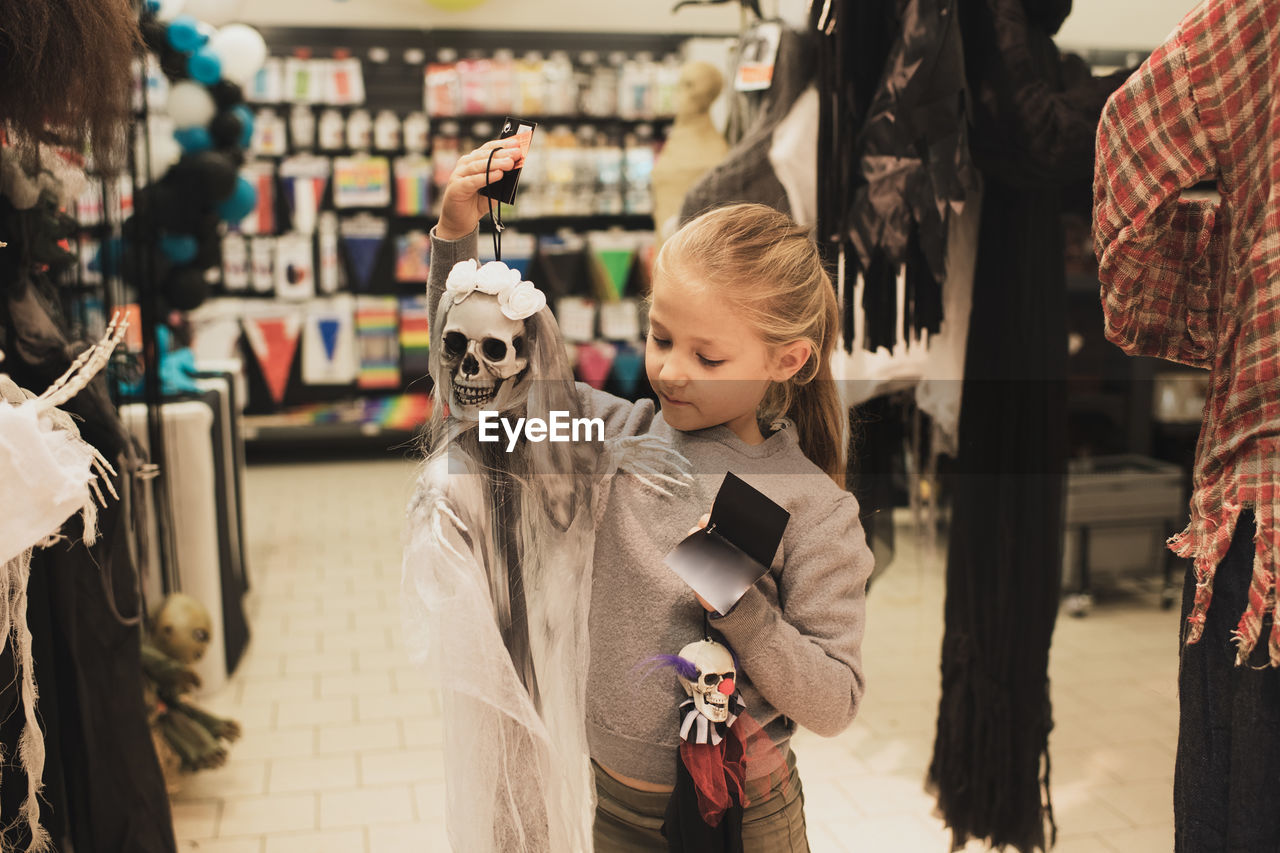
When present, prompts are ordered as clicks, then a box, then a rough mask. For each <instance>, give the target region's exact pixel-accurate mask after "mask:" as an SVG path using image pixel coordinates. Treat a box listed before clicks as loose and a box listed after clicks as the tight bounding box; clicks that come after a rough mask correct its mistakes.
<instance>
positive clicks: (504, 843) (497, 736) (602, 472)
mask: <svg viewBox="0 0 1280 853" xmlns="http://www.w3.org/2000/svg"><path fill="white" fill-rule="evenodd" d="M435 285H436V287H437V288H438V287H439V282H438V280H436V281H435ZM430 297H431V299H430V302H431V303H432V317H433V321H434V323H433V330H439V331H433V335H432V337H433V338H434V340H435V342H436V344H435V345H434V346H433V347H432V348H431V356H430V370H431V376H432V378H433V380H434V382H435V391H434V395H435V406H434V410H433V413H432V422H431V425H430V438H429V441H430V444H429V451H428V456H427V459H426V461H425V463H424V465H423V467H422V469H421V472H420V474H419V477H418V482H417V487H416V490H415V494H414V497H413V499H412V502H411V504H410V507H409V532H408V546H407V548H406V550H405V562H404V585H405V589H404V601H405V605H406V621H405V624H406V639H407V641H408V642H409V644H410V647H411V650H412V651H414V652H415V653H416V654H417V656H418V657H427V656H429V657H431V658H432V659H433V661H434V663H435V665H436V671H437V672H438V673H439V675H440V678H441V688H442V697H443V701H444V708H443V712H444V713H443V716H444V722H445V740H444V742H445V749H446V756H445V763H446V776H447V802H448V815H449V822H448V831H449V836H450V840H451V842H452V845H453V849H455V850H467V851H502V853H509V851H515V853H534V851H539V853H541V851H582V850H590V849H591V825H592V818H593V814H594V808H593V799H592V798H593V791H594V788H593V785H592V777H591V769H590V763H589V759H588V752H587V744H586V730H585V692H584V691H585V683H586V676H587V633H586V632H587V611H588V607H589V605H590V584H591V563H592V553H593V545H594V525H595V513H596V512H597V511H598V510H599V509H600V508H601V507H602V506H603V500H602V497H603V495H602V493H603V492H604V491H605V486H606V485H607V483H608V479H609V477H610V476H612V475H613V474H614V473H616V472H619V471H625V472H628V473H631V474H634V475H636V476H639V477H641V478H643V479H645V480H646V482H647V483H648V484H649V485H650V486H652V487H653V488H656V489H659V490H665V488H666V487H667V486H672V487H674V486H677V485H679V484H680V483H681V482H683V479H682V478H684V477H685V475H686V472H684V470H683V468H682V467H681V466H682V463H681V461H680V458H679V457H678V456H676V455H675V453H674V451H672V450H671V449H670V445H668V444H666V443H665V442H660V441H658V440H656V439H653V438H650V437H640V438H636V437H628V438H619V439H613V440H609V441H594V442H581V441H580V442H553V441H541V442H532V441H522V442H518V443H516V444H515V445H514V446H513V447H511V448H510V450H509V452H508V442H507V441H506V440H505V437H504V440H503V441H501V442H488V441H481V440H480V437H479V430H478V429H477V423H478V420H479V417H480V413H481V411H492V412H495V413H497V414H498V415H500V416H501V417H502V418H504V419H506V420H508V421H511V420H515V419H517V418H520V417H524V418H527V419H530V420H532V419H534V418H541V419H543V420H544V421H547V422H549V419H550V417H551V413H552V412H563V413H566V414H567V415H569V416H576V415H578V414H579V412H580V411H581V408H582V407H581V403H580V402H579V396H578V392H577V389H576V388H575V386H574V382H573V373H572V370H571V368H570V365H569V363H568V358H567V356H566V353H565V347H564V343H563V340H562V338H561V336H560V331H559V328H558V326H557V325H556V321H555V318H554V317H553V316H552V314H551V311H550V309H549V308H547V307H546V297H545V296H544V295H543V293H542V292H541V291H540V290H538V289H537V288H536V287H534V285H533V284H532V283H530V282H528V281H522V280H521V276H520V273H519V272H518V271H517V270H512V269H509V268H508V267H507V266H506V265H505V264H502V263H501V262H497V261H495V262H491V263H487V264H484V265H483V266H480V265H478V264H477V263H476V262H475V261H474V260H467V261H463V262H462V263H459V264H457V265H456V266H455V267H454V268H453V269H452V271H451V272H450V273H449V275H448V279H447V281H446V282H445V284H444V287H443V288H442V291H441V292H432V293H430ZM437 304H438V307H437ZM446 410H447V414H446Z"/></svg>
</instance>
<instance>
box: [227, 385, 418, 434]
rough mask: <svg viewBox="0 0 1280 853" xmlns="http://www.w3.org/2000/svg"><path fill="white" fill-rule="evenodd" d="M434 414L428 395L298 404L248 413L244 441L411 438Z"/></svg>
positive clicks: (398, 395)
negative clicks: (277, 409)
mask: <svg viewBox="0 0 1280 853" xmlns="http://www.w3.org/2000/svg"><path fill="white" fill-rule="evenodd" d="M430 415H431V398H430V397H428V396H427V395H426V394H397V395H391V396H387V397H362V398H351V399H346V400H338V401H335V402H325V403H313V404H309V405H305V406H297V407H294V408H292V409H288V410H286V411H283V412H280V413H277V414H272V415H246V416H245V418H244V437H245V441H248V442H255V443H260V444H268V443H273V442H282V441H297V440H300V439H306V440H314V441H343V440H346V439H353V438H380V437H388V438H402V439H408V438H411V437H412V436H413V435H414V434H415V433H417V431H418V430H419V429H421V427H422V425H423V424H424V423H426V421H427V419H428V418H429V417H430Z"/></svg>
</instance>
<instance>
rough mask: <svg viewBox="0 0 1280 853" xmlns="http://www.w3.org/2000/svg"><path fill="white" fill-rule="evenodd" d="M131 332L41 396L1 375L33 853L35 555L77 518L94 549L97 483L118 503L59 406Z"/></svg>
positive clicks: (5, 518)
mask: <svg viewBox="0 0 1280 853" xmlns="http://www.w3.org/2000/svg"><path fill="white" fill-rule="evenodd" d="M124 330H125V324H123V323H120V322H119V321H118V320H113V321H112V323H111V325H110V326H109V327H108V329H107V334H106V336H105V337H104V338H103V339H102V340H101V341H99V342H98V343H97V344H95V345H94V346H93V347H91V348H90V349H88V350H86V351H85V352H84V354H82V355H81V356H80V357H79V358H78V359H76V360H75V362H74V363H72V365H71V367H70V369H68V370H67V372H66V373H64V374H63V375H62V376H61V377H60V378H59V379H58V380H57V381H56V382H54V383H53V384H52V385H50V386H49V388H48V389H47V390H46V391H45V392H44V393H43V394H41V395H40V396H38V397H37V396H35V395H34V394H31V393H30V392H27V391H24V390H23V389H22V388H19V387H18V386H17V385H16V384H15V383H14V382H13V381H11V380H10V379H9V377H8V376H7V375H5V374H4V373H0V483H3V488H0V562H3V564H4V568H3V571H0V650H3V648H4V645H5V643H7V642H8V641H9V638H10V637H12V638H13V644H14V650H13V655H14V658H15V660H16V661H17V665H18V677H19V679H20V686H19V691H20V693H21V696H22V707H23V711H24V713H25V720H24V726H23V730H22V734H21V736H20V737H19V739H18V760H19V762H20V764H21V766H22V771H23V773H24V774H25V775H26V777H27V798H26V800H25V801H24V802H23V804H22V806H21V807H20V815H21V819H22V820H25V821H26V823H27V828H28V832H29V833H30V835H31V840H30V842H29V844H28V846H27V848H26V851H27V853H43V851H46V850H49V849H50V848H51V845H52V841H51V839H50V837H49V833H48V831H47V830H45V828H44V827H42V826H41V825H40V801H39V795H40V790H41V788H42V787H43V783H42V778H43V776H44V759H45V747H44V740H43V738H42V737H41V730H40V722H39V719H38V717H37V714H36V701H37V698H38V692H37V690H36V682H35V668H34V666H33V662H32V657H31V630H30V629H29V628H28V626H27V583H28V581H29V579H30V576H31V552H32V549H33V548H35V547H39V546H41V545H44V544H47V543H48V542H50V541H51V540H52V539H53V538H54V537H55V536H56V535H57V533H58V530H59V529H60V528H61V527H62V524H63V522H65V521H66V520H67V519H68V518H70V517H71V516H72V515H74V514H75V513H76V512H80V513H82V514H83V516H84V540H85V542H87V543H89V544H92V543H93V541H94V540H95V538H96V535H97V505H96V504H95V503H94V500H95V498H96V499H97V501H98V502H99V503H102V504H103V505H104V506H105V505H106V499H105V497H104V496H103V494H102V491H101V489H100V488H99V487H98V484H97V477H98V476H99V475H102V478H103V479H102V482H103V484H104V485H105V486H106V488H107V490H108V491H109V492H110V493H111V495H112V496H113V497H118V495H116V492H115V488H114V487H113V486H112V484H111V480H110V476H113V475H114V474H115V471H114V470H113V469H112V467H111V465H110V464H109V463H108V462H107V461H106V460H105V459H103V458H102V456H101V455H99V453H98V452H97V451H96V450H95V449H94V448H93V447H92V446H91V445H90V444H88V443H87V442H85V441H84V440H83V439H81V438H80V433H79V431H78V430H77V429H76V426H75V423H74V422H73V421H72V420H71V417H70V416H69V415H67V414H66V413H65V412H63V411H61V410H60V409H58V406H60V405H62V404H63V403H65V402H66V401H67V400H70V399H71V398H72V397H73V396H75V394H76V393H78V392H79V391H80V390H81V389H82V388H84V387H85V385H87V384H88V383H89V380H90V379H92V378H93V376H94V375H95V374H96V373H97V372H98V371H99V370H101V369H102V368H103V366H105V365H106V363H107V358H108V357H109V356H110V354H111V351H112V350H113V349H115V347H116V345H117V344H119V342H120V340H121V339H122V338H123V336H124ZM0 358H3V355H2V354H0ZM9 849H10V848H9V846H8V845H7V844H5V843H4V842H3V841H0V851H6V853H7V851H8V850H9Z"/></svg>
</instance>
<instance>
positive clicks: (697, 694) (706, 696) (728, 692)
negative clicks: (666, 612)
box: [680, 640, 738, 723]
mask: <svg viewBox="0 0 1280 853" xmlns="http://www.w3.org/2000/svg"><path fill="white" fill-rule="evenodd" d="M680 657H682V658H684V659H685V660H687V661H690V662H691V663H693V665H694V666H696V667H697V668H698V680H697V681H690V680H688V679H687V678H684V677H683V676H680V684H681V685H682V686H683V687H684V691H685V692H686V693H688V694H689V695H690V696H692V697H693V704H694V706H695V707H696V708H697V709H698V711H699V712H700V713H701V714H702V716H704V717H706V718H707V719H708V720H710V721H711V722H713V723H723V722H724V721H725V720H727V719H729V697H730V696H732V695H733V691H734V690H736V689H737V680H738V668H737V666H736V665H735V664H734V662H733V655H731V654H730V653H729V650H728V649H726V648H725V647H724V646H722V645H720V644H719V643H717V642H716V641H715V640H698V641H697V642H696V643H690V644H689V645H687V646H685V647H684V648H683V649H681V650H680Z"/></svg>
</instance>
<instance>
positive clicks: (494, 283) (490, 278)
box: [476, 261, 520, 294]
mask: <svg viewBox="0 0 1280 853" xmlns="http://www.w3.org/2000/svg"><path fill="white" fill-rule="evenodd" d="M519 283H520V271H519V270H513V269H511V268H510V267H508V266H507V265H506V264H504V263H503V262H502V261H489V263H487V264H485V265H484V266H482V267H480V271H479V272H478V273H477V274H476V289H477V290H479V291H480V292H481V293H493V294H498V293H501V292H502V291H503V290H506V289H507V288H509V287H514V286H516V285H518V284H519Z"/></svg>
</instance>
